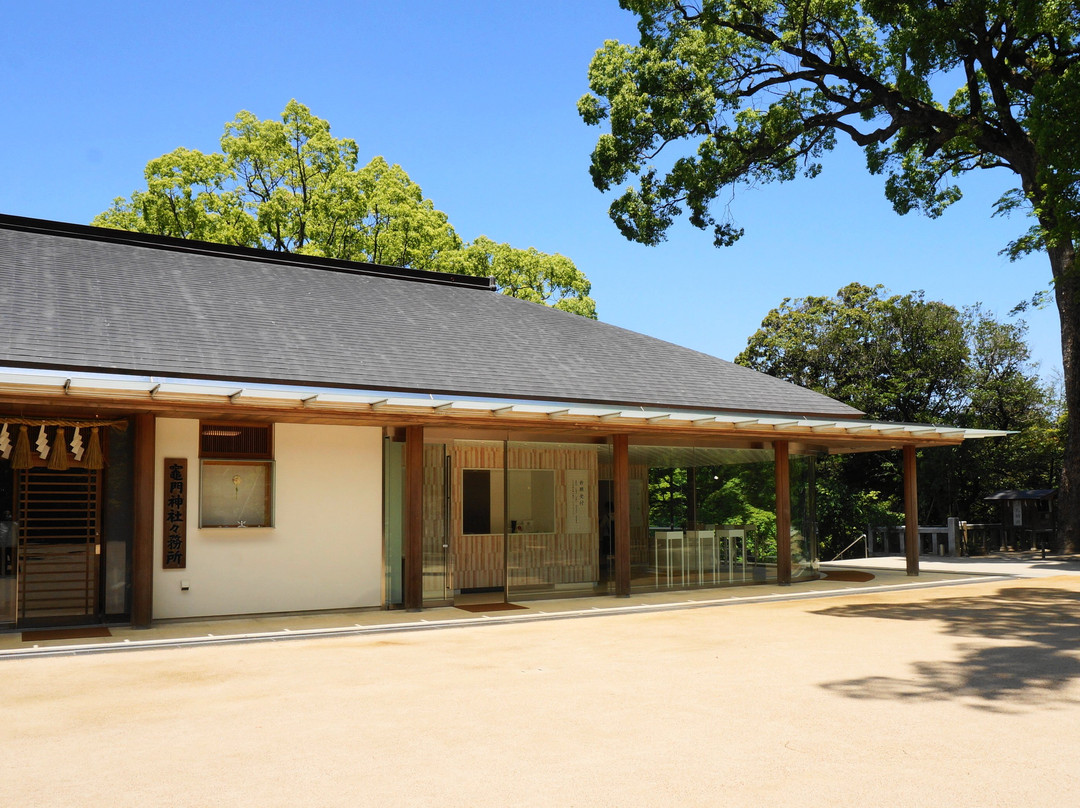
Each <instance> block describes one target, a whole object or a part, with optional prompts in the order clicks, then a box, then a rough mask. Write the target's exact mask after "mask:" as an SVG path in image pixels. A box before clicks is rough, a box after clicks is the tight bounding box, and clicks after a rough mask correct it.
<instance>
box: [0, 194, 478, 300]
mask: <svg viewBox="0 0 1080 808" xmlns="http://www.w3.org/2000/svg"><path fill="white" fill-rule="evenodd" d="M0 229H4V230H20V231H24V232H30V233H44V234H47V235H53V236H62V237H67V238H80V239H86V240H88V241H97V242H101V243H105V244H128V245H131V246H135V247H145V248H149V249H157V250H168V251H172V252H186V253H195V254H198V255H209V256H218V257H222V258H234V259H239V260H243V261H257V262H260V263H264V264H279V265H286V266H296V267H303V268H305V269H318V270H323V271H327V272H342V273H346V274H350V275H374V276H378V277H380V278H394V279H397V280H405V281H416V282H418V283H431V284H436V285H439V286H459V287H464V288H467V289H478V290H483V291H490V292H493V291H495V289H496V287H495V279H494V278H492V277H490V276H489V277H478V276H474V275H460V274H457V273H452V272H435V271H433V270H428V269H414V268H412V267H394V266H387V265H385V264H371V263H367V262H364V261H346V260H343V259H340V258H324V257H321V256H313V255H299V254H297V253H290V252H275V251H273V250H266V249H258V248H255V247H236V246H233V245H230V244H216V243H213V242H209V241H197V240H195V239H183V238H176V237H174V236H159V235H153V234H150V233H137V232H134V231H131V230H115V229H113V228H110V227H95V226H93V225H85V224H71V223H69V222H57V221H52V220H49V219H34V218H30V217H27V216H14V215H12V214H7V213H0Z"/></svg>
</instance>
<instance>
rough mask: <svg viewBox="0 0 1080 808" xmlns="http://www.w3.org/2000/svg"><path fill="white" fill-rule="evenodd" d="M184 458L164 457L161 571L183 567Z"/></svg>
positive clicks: (184, 535)
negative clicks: (163, 521) (162, 554)
mask: <svg viewBox="0 0 1080 808" xmlns="http://www.w3.org/2000/svg"><path fill="white" fill-rule="evenodd" d="M187 483H188V473H187V458H184V457H167V458H165V509H164V515H165V530H164V536H165V542H164V558H163V559H162V565H161V566H162V568H163V569H167V570H182V569H185V568H186V567H187V497H188V489H187Z"/></svg>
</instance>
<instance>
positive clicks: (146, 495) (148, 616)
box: [131, 413, 157, 628]
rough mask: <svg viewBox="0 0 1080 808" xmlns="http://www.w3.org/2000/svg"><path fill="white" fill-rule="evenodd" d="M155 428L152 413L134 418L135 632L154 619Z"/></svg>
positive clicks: (133, 545)
mask: <svg viewBox="0 0 1080 808" xmlns="http://www.w3.org/2000/svg"><path fill="white" fill-rule="evenodd" d="M155 427H156V423H155V417H154V415H153V414H152V413H142V414H140V415H136V416H135V463H134V476H135V490H134V491H133V494H134V510H135V513H134V517H135V518H134V531H133V532H134V536H133V543H132V547H131V625H132V626H134V627H135V628H150V623H151V621H152V620H153V618H154V614H153V612H154V472H155V470H156V469H157V463H156V462H155V461H154V457H155V453H156V439H155V433H156V429H155Z"/></svg>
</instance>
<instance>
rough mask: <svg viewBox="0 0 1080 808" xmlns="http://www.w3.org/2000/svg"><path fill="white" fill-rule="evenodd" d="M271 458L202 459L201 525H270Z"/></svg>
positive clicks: (271, 523) (271, 522) (271, 519)
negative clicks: (245, 459)
mask: <svg viewBox="0 0 1080 808" xmlns="http://www.w3.org/2000/svg"><path fill="white" fill-rule="evenodd" d="M272 487H273V461H269V460H247V461H244V460H231V461H230V460H203V461H202V476H201V478H200V487H199V491H200V498H199V520H200V522H199V524H200V526H201V527H270V526H272V525H273V515H272V508H271V499H272V498H271V491H272Z"/></svg>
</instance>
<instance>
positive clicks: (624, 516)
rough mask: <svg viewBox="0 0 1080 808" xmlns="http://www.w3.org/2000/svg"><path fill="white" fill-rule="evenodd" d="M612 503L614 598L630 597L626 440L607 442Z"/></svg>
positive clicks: (621, 437) (617, 437)
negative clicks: (613, 525)
mask: <svg viewBox="0 0 1080 808" xmlns="http://www.w3.org/2000/svg"><path fill="white" fill-rule="evenodd" d="M611 453H612V458H611V467H612V477H613V478H614V479H613V481H612V494H613V496H614V499H615V597H618V598H628V597H630V436H629V435H613V436H612V439H611Z"/></svg>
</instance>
